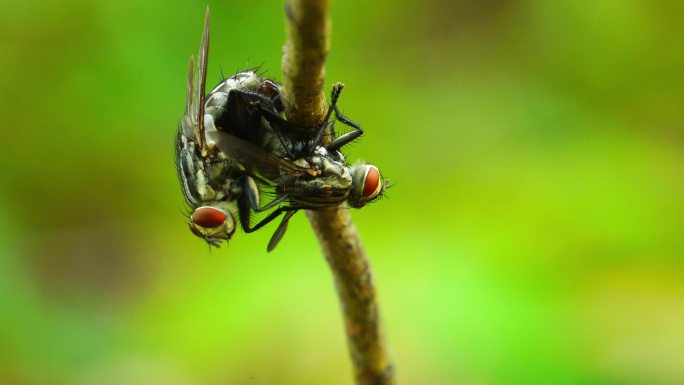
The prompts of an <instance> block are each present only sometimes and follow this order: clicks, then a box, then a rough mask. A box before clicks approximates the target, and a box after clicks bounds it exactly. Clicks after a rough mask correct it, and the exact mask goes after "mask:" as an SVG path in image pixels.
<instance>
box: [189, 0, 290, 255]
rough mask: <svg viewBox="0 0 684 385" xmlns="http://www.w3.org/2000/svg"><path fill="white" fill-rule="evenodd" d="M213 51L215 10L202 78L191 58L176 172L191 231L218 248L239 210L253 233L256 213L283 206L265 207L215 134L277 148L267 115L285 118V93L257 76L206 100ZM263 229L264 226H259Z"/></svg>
mask: <svg viewBox="0 0 684 385" xmlns="http://www.w3.org/2000/svg"><path fill="white" fill-rule="evenodd" d="M208 51H209V11H208V10H207V13H206V16H205V24H204V31H203V33H202V41H201V44H200V51H199V55H198V65H197V74H195V70H194V59H193V58H192V57H191V58H190V65H189V71H188V83H187V99H186V107H185V113H184V115H183V118H182V119H181V123H180V127H179V129H178V132H177V134H176V143H175V155H176V169H177V171H178V178H179V180H180V183H181V187H182V191H183V196H184V197H185V201H186V202H187V204H188V205H189V206H190V210H191V214H190V216H189V226H190V230H191V231H192V232H193V233H194V234H195V235H197V236H198V237H200V238H203V239H204V240H205V241H206V242H207V243H208V244H210V245H212V246H219V245H220V243H221V242H222V241H227V240H229V239H230V238H231V237H232V235H233V233H234V232H235V228H236V219H235V215H234V214H233V211H232V210H233V207H234V206H236V205H237V207H238V214H239V215H238V218H239V220H240V222H241V225H242V227H243V229H244V230H245V231H246V232H251V231H254V230H256V229H257V228H258V227H257V228H253V227H251V226H250V213H251V212H260V211H263V210H267V209H269V208H271V207H274V206H275V205H277V204H278V202H274V203H272V204H269V205H266V206H264V207H261V206H259V191H258V189H257V186H256V183H255V182H254V180H253V179H252V178H251V177H250V176H249V175H247V174H246V172H245V168H244V167H243V166H242V165H241V164H240V163H239V162H237V161H236V160H235V159H234V158H231V157H230V156H227V155H226V154H225V153H223V152H222V151H220V149H219V148H218V147H217V146H216V144H215V142H214V141H213V139H212V133H216V132H217V131H218V130H221V131H222V132H224V133H228V134H230V135H235V136H238V137H240V138H242V139H243V140H246V141H249V142H250V143H253V144H254V145H255V146H260V147H264V148H274V145H275V144H273V143H271V142H272V141H273V140H275V138H274V137H273V136H269V135H268V134H267V133H268V132H270V131H272V130H271V129H270V127H269V123H268V122H267V121H266V120H265V119H263V118H262V113H263V111H269V113H270V114H274V115H277V114H281V113H282V110H283V108H282V103H281V102H280V89H279V86H278V85H276V84H275V83H274V82H272V81H270V80H268V79H264V78H262V77H261V76H259V75H257V74H256V73H255V72H253V71H245V72H241V73H238V74H235V75H233V76H231V77H229V78H227V79H224V80H222V81H221V82H220V83H219V84H218V85H217V86H216V87H214V89H213V90H212V91H211V92H209V94H208V95H207V96H206V98H205V96H204V88H205V82H206V76H207V60H208ZM259 227H260V226H259Z"/></svg>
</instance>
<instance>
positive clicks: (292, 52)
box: [282, 0, 394, 385]
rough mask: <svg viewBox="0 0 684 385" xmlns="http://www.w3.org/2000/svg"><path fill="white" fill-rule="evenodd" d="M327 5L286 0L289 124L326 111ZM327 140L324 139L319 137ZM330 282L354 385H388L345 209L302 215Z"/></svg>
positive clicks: (363, 264) (390, 379) (371, 300)
mask: <svg viewBox="0 0 684 385" xmlns="http://www.w3.org/2000/svg"><path fill="white" fill-rule="evenodd" d="M327 11H328V0H287V1H286V6H285V14H286V17H287V41H286V43H285V49H284V52H283V63H282V67H283V75H284V80H283V83H284V87H285V90H284V100H285V110H286V115H287V117H288V119H289V120H291V121H293V122H295V123H296V124H298V125H301V126H307V127H313V126H316V125H318V124H320V123H321V122H322V121H323V119H324V117H325V112H326V109H327V105H326V102H325V95H324V92H323V86H324V81H325V72H324V68H323V66H324V64H325V59H326V57H327V55H328V50H329V38H328V36H329V30H330V22H329V20H328V17H327ZM324 140H329V138H324ZM307 216H308V218H309V221H310V222H311V225H312V226H313V229H314V231H315V232H316V235H317V237H318V240H319V242H320V243H321V247H322V249H323V253H324V254H325V258H326V260H327V261H328V264H329V266H330V268H331V270H332V273H333V276H334V278H335V287H336V288H337V294H338V297H339V300H340V303H341V306H342V311H343V313H344V319H345V326H346V332H347V341H348V344H349V350H350V355H351V358H352V361H353V363H354V370H355V376H356V383H357V384H364V385H366V384H380V385H386V384H393V383H394V373H393V368H392V364H391V362H390V359H389V355H388V352H387V347H386V345H385V340H384V336H383V333H382V329H381V325H380V314H379V310H378V304H377V300H376V297H375V289H374V287H373V280H372V276H371V268H370V264H369V261H368V256H367V255H366V252H365V251H364V249H363V245H362V244H361V240H360V238H359V234H358V232H357V230H356V226H354V223H353V222H352V219H351V215H350V214H349V210H348V209H347V208H346V207H342V206H340V207H332V208H326V209H320V210H316V211H307Z"/></svg>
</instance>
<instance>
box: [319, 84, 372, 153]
mask: <svg viewBox="0 0 684 385" xmlns="http://www.w3.org/2000/svg"><path fill="white" fill-rule="evenodd" d="M343 87H344V86H343V85H342V83H336V84H335V86H333V90H332V94H331V95H330V98H331V100H332V103H331V106H330V110H333V111H335V119H337V120H338V121H340V122H342V123H343V124H346V125H347V126H349V127H351V128H353V129H354V131H351V132H348V133H346V134H344V135H341V136H340V137H339V138H335V139H334V140H333V142H332V143H330V145H329V146H328V147H327V149H328V151H329V152H335V151H338V150H339V149H340V148H342V147H343V146H345V145H347V144H349V143H351V142H352V141H354V140H356V139H357V138H358V137H360V136H361V135H363V128H361V126H359V124H358V123H356V122H354V121H353V120H351V119H349V118H347V117H346V116H344V115H342V113H341V112H340V110H339V108H337V99H338V98H339V97H340V93H341V92H342V88H343ZM328 115H330V111H328Z"/></svg>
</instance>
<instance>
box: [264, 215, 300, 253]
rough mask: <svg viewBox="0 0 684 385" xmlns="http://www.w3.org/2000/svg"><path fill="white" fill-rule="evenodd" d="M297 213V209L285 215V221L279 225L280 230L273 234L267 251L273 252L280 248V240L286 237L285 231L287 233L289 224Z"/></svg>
mask: <svg viewBox="0 0 684 385" xmlns="http://www.w3.org/2000/svg"><path fill="white" fill-rule="evenodd" d="M296 213H297V209H294V210H292V211H288V212H286V213H285V216H283V219H282V220H281V221H280V224H279V225H278V228H277V229H276V231H275V232H274V233H273V235H272V236H271V240H270V241H268V246H266V251H268V252H271V251H273V249H275V248H276V246H278V243H280V240H281V239H283V235H285V231H287V224H288V223H289V222H290V218H292V216H293V215H295V214H296Z"/></svg>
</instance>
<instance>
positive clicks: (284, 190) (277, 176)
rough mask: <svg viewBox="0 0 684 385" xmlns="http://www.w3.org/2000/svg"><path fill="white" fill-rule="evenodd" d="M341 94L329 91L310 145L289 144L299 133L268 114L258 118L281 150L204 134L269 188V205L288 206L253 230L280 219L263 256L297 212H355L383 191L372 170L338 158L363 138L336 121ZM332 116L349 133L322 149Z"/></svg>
mask: <svg viewBox="0 0 684 385" xmlns="http://www.w3.org/2000/svg"><path fill="white" fill-rule="evenodd" d="M342 88H343V86H342V84H341V83H337V84H335V86H334V87H333V91H332V95H331V106H330V108H329V109H328V113H327V116H326V117H325V119H324V122H323V124H321V126H320V128H319V129H318V133H317V134H316V136H315V137H314V139H313V140H292V138H291V134H292V133H296V132H298V131H300V130H302V128H301V127H297V126H293V125H292V124H291V123H290V122H289V121H286V120H284V119H283V118H282V117H281V116H280V115H279V114H272V113H271V111H270V110H268V109H262V114H263V116H264V118H265V119H266V120H267V121H269V123H270V127H271V129H272V130H273V132H274V135H275V136H276V137H278V139H279V140H278V142H279V143H280V144H281V145H282V147H276V148H274V149H271V150H270V151H269V149H266V148H263V147H259V146H257V145H255V144H254V143H251V142H250V141H247V140H244V139H243V138H240V137H238V136H235V135H231V134H230V133H227V132H223V131H221V130H219V131H216V132H211V133H209V134H208V136H209V138H211V139H212V140H213V142H214V143H216V145H217V146H218V148H219V149H220V150H221V151H222V152H223V153H224V154H226V155H228V156H230V157H231V158H233V159H235V160H237V161H238V162H239V163H240V164H241V165H242V166H243V167H245V169H246V170H247V172H248V173H249V174H250V175H254V176H255V179H256V180H257V181H258V182H259V183H260V184H261V185H264V186H271V187H274V188H275V192H276V195H277V197H278V198H277V199H276V200H275V201H274V202H283V201H287V202H288V205H287V206H281V207H278V208H277V209H275V210H274V211H273V212H271V213H270V214H269V215H268V216H267V217H266V218H264V219H263V220H262V221H261V222H259V223H258V224H257V225H255V228H259V227H261V226H263V225H265V224H267V223H269V222H270V221H272V220H274V219H275V218H277V217H278V216H280V215H281V214H282V213H285V216H284V217H283V218H282V220H281V222H280V225H279V226H278V228H277V229H276V231H275V233H274V234H273V236H272V237H271V240H270V242H269V244H268V251H271V250H273V249H274V248H275V247H276V245H277V244H278V242H280V240H281V239H282V237H283V235H284V234H285V231H286V230H287V225H288V222H289V220H290V218H291V217H292V216H293V215H294V214H295V213H296V212H297V211H298V210H300V209H307V210H316V209H320V208H325V207H334V206H338V205H340V204H343V203H347V204H348V205H349V206H351V207H354V208H361V207H363V206H365V205H366V204H367V203H369V202H372V201H374V200H376V199H378V198H379V197H381V196H382V194H383V192H384V191H385V188H386V186H387V181H386V180H384V179H383V177H382V175H381V174H380V170H379V169H378V168H377V167H376V166H374V165H372V164H367V163H362V162H357V163H355V164H354V165H348V164H347V163H346V159H345V157H344V155H343V154H342V153H341V152H340V149H341V148H342V147H343V146H345V145H346V144H348V143H350V142H352V141H353V140H355V139H357V138H358V137H360V136H361V135H362V134H363V129H362V128H361V126H359V125H358V124H357V123H355V122H353V121H351V120H349V119H348V118H346V117H345V116H344V115H342V114H341V113H340V111H339V109H338V107H337V100H338V98H339V96H340V93H341V91H342ZM332 112H334V113H335V118H336V120H337V121H340V122H342V123H344V124H346V125H348V126H350V127H352V128H353V130H352V131H351V132H348V133H346V134H344V135H341V136H339V137H337V138H335V139H333V141H332V143H331V144H329V145H327V146H323V145H322V144H321V138H322V137H323V135H324V134H325V132H326V131H328V130H331V131H332V134H334V130H332V125H331V124H329V123H328V121H329V119H330V116H331V114H332ZM278 142H276V143H278ZM276 149H277V151H276Z"/></svg>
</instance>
